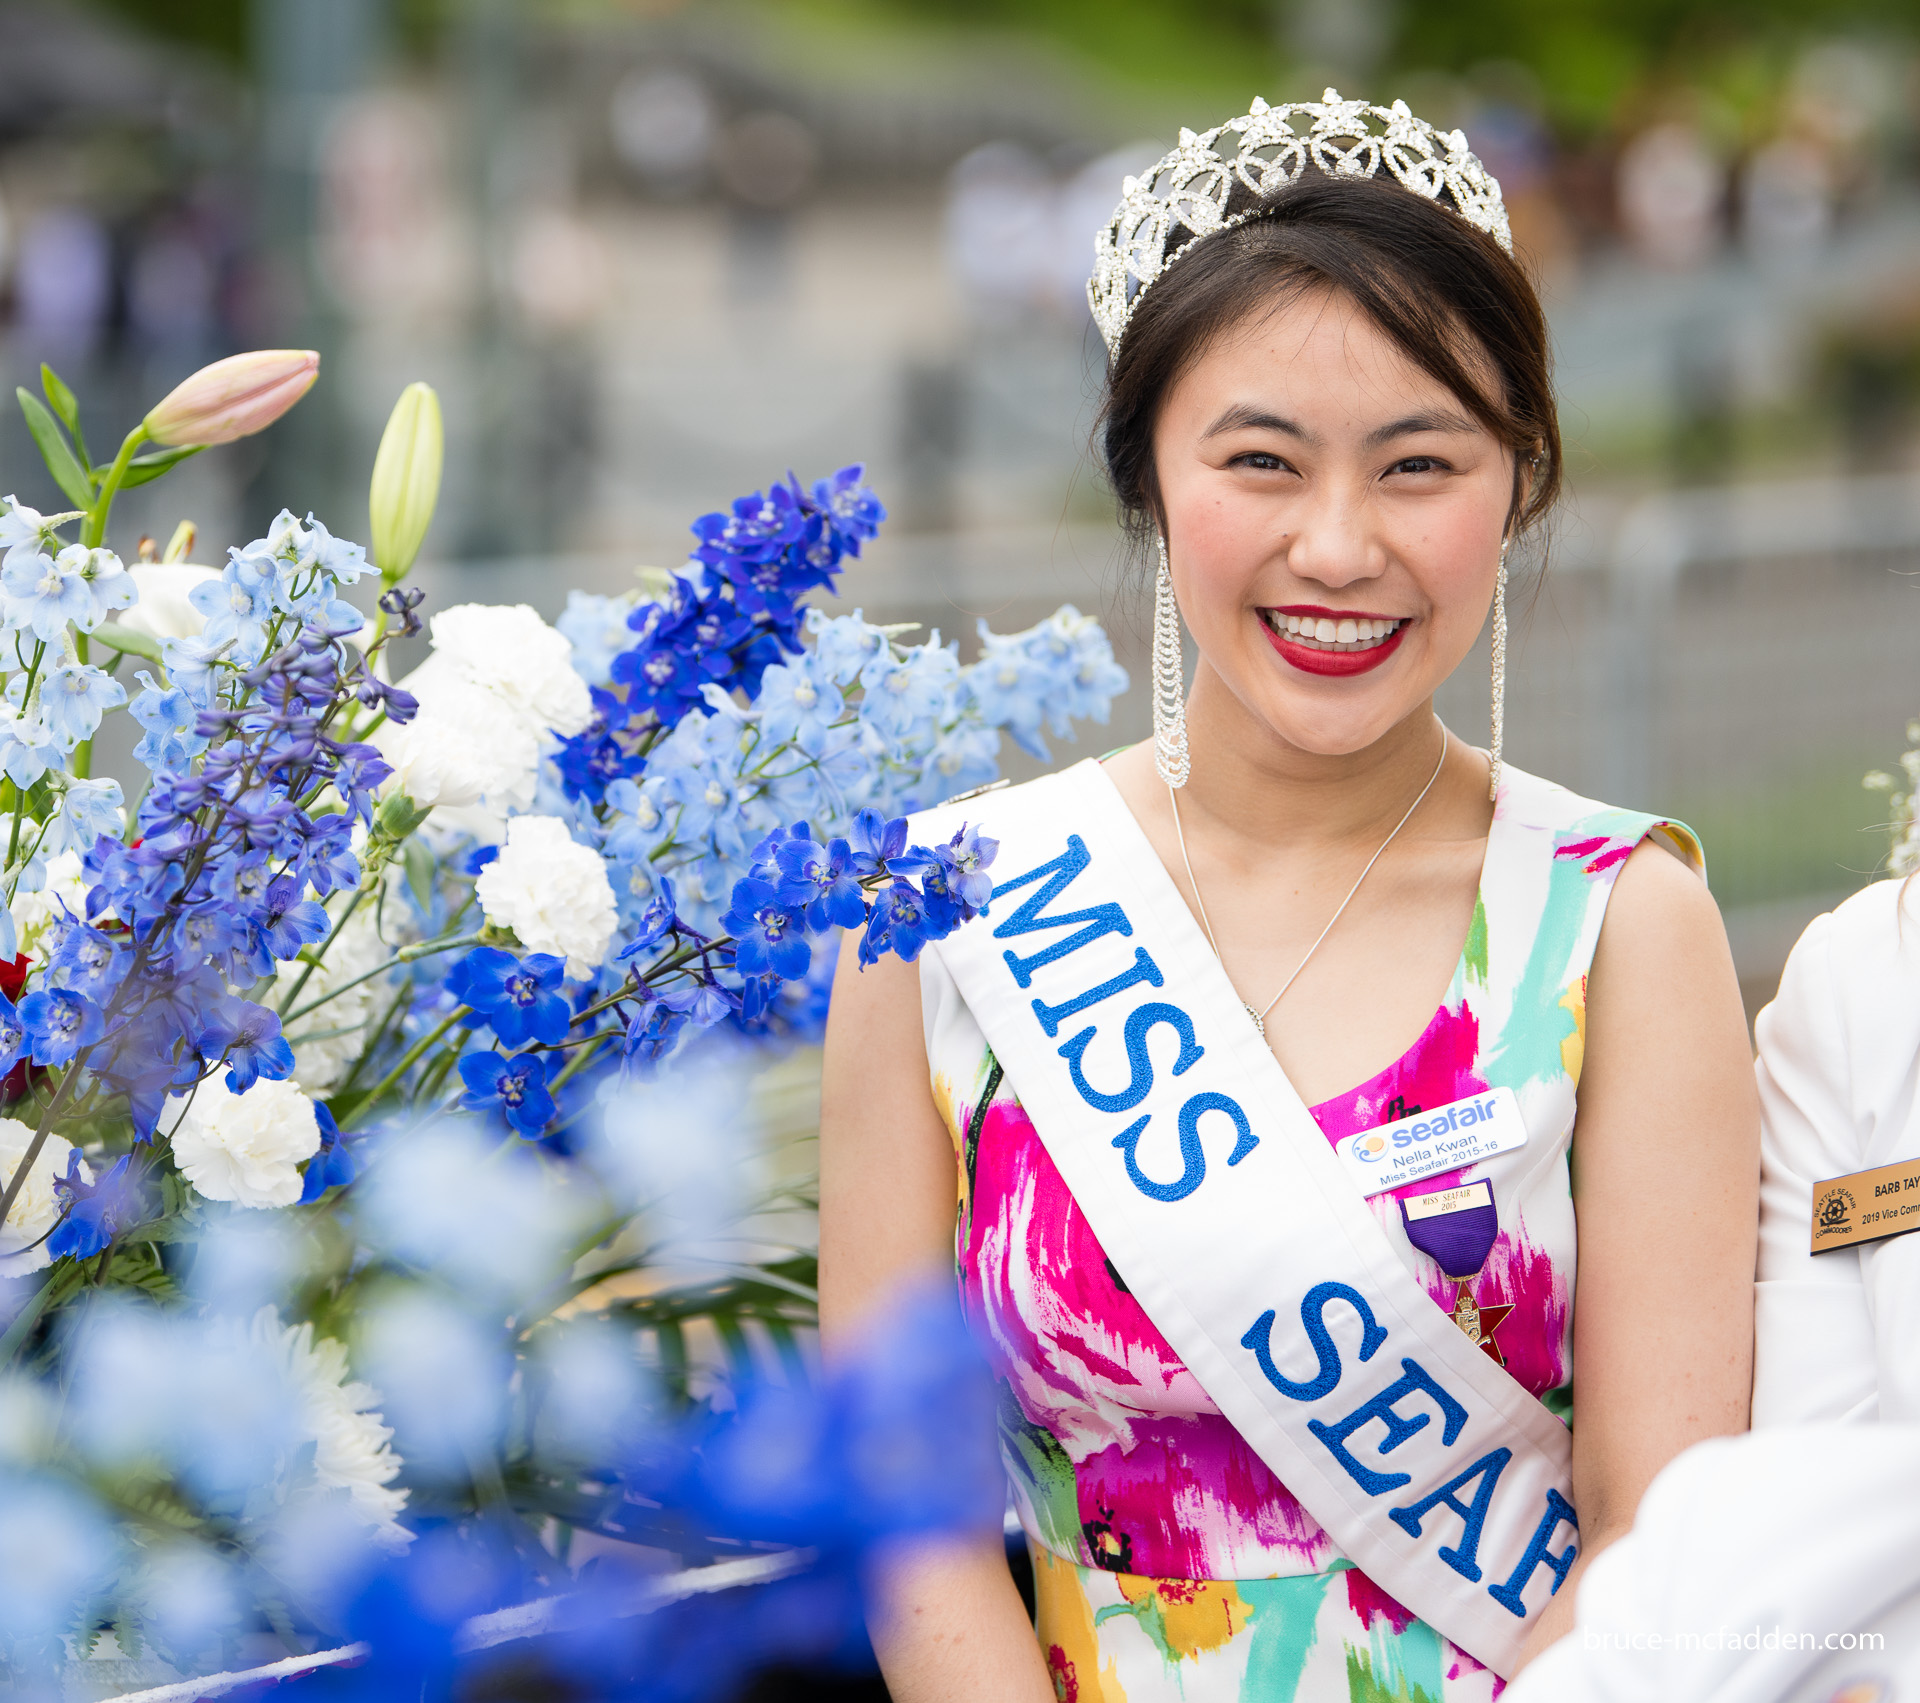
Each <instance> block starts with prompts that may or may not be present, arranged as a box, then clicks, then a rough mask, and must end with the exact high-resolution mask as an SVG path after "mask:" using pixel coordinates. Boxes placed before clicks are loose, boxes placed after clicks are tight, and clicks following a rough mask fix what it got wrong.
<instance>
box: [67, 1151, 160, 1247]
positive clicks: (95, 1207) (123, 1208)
mask: <svg viewBox="0 0 1920 1703" xmlns="http://www.w3.org/2000/svg"><path fill="white" fill-rule="evenodd" d="M132 1162H133V1155H132V1154H130V1153H123V1154H121V1155H120V1157H119V1158H118V1159H116V1160H115V1161H114V1162H113V1167H112V1169H111V1170H109V1171H108V1172H107V1174H106V1175H105V1176H103V1177H101V1178H99V1179H97V1180H96V1181H94V1182H91V1183H89V1182H88V1181H87V1180H86V1179H85V1178H84V1177H82V1176H81V1175H80V1164H81V1160H80V1150H79V1149H78V1148H75V1149H74V1150H73V1151H72V1152H71V1153H69V1154H68V1155H67V1173H66V1175H65V1176H64V1177H55V1178H54V1180H53V1195H54V1199H55V1200H56V1201H58V1202H59V1205H60V1210H61V1215H62V1216H61V1219H60V1222H59V1224H58V1225H57V1226H56V1227H55V1228H54V1232H53V1234H52V1235H51V1236H49V1237H48V1238H47V1252H48V1253H49V1254H51V1255H52V1256H53V1257H54V1258H55V1259H76V1260H85V1259H92V1258H93V1256H94V1255H95V1254H102V1253H105V1252H106V1251H107V1249H108V1248H109V1247H111V1246H112V1244H113V1239H114V1237H116V1236H117V1235H119V1234H120V1232H121V1231H123V1230H126V1229H128V1228H130V1227H131V1226H132V1225H134V1224H137V1223H138V1222H139V1221H140V1217H141V1212H142V1206H141V1200H140V1191H139V1188H138V1185H137V1184H136V1183H135V1182H134V1181H133V1179H132V1178H130V1177H129V1176H128V1175H127V1172H128V1169H129V1167H130V1166H131V1164H132Z"/></svg>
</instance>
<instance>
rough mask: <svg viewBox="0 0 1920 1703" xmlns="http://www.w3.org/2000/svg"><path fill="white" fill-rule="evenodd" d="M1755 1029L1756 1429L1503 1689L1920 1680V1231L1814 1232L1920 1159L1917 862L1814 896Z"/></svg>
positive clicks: (1665, 1512) (1611, 1559) (1666, 1509)
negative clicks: (1824, 1214)
mask: <svg viewBox="0 0 1920 1703" xmlns="http://www.w3.org/2000/svg"><path fill="white" fill-rule="evenodd" d="M1755 1031H1756V1040H1757V1045H1758V1058H1757V1060H1756V1064H1755V1069H1756V1071H1757V1073H1758V1076H1759V1086H1760V1105H1761V1117H1762V1134H1761V1184H1760V1202H1761V1206H1760V1250H1759V1263H1758V1269H1757V1273H1756V1276H1757V1284H1756V1300H1757V1305H1756V1309H1755V1345H1754V1390H1753V1424H1754V1431H1753V1433H1752V1434H1751V1435H1749V1436H1745V1437H1734V1438H1723V1439H1718V1440H1715V1441H1713V1442H1708V1443H1702V1444H1699V1445H1697V1446H1696V1447H1694V1448H1691V1449H1689V1450H1687V1451H1686V1452H1685V1453H1684V1454H1682V1455H1680V1456H1679V1457H1678V1458H1677V1459H1675V1460H1674V1461H1673V1462H1672V1463H1671V1464H1670V1465H1669V1466H1668V1467H1667V1468H1666V1469H1665V1471H1663V1472H1662V1473H1661V1474H1660V1476H1659V1477H1658V1478H1657V1479H1656V1480H1655V1481H1654V1483H1653V1485H1652V1487H1651V1488H1650V1489H1649V1490H1648V1491H1647V1493H1646V1496H1645V1497H1644V1498H1643V1500H1642V1501H1641V1504H1640V1507H1639V1510H1638V1512H1637V1514H1636V1516H1635V1519H1634V1524H1633V1529H1632V1530H1631V1531H1630V1532H1629V1533H1628V1534H1627V1536H1626V1537H1624V1538H1622V1539H1621V1540H1620V1541H1619V1542H1618V1543H1616V1544H1614V1545H1613V1547H1612V1548H1610V1549H1609V1550H1608V1551H1607V1552H1606V1553H1605V1554H1604V1555H1602V1556H1600V1557H1599V1558H1598V1559H1597V1560H1596V1561H1595V1562H1594V1564H1593V1566H1592V1567H1591V1568H1590V1569H1589V1571H1588V1573H1587V1575H1586V1578H1585V1580H1584V1581H1583V1582H1582V1584H1581V1586H1580V1594H1579V1598H1578V1602H1577V1613H1576V1629H1575V1631H1574V1632H1573V1633H1571V1634H1569V1635H1568V1636H1567V1637H1565V1638H1563V1639H1561V1640H1560V1641H1559V1642H1558V1643H1556V1644H1555V1645H1554V1646H1553V1647H1552V1648H1551V1649H1549V1650H1547V1651H1546V1652H1544V1653H1543V1654H1542V1655H1541V1657H1540V1658H1539V1659H1538V1660H1537V1661H1536V1662H1534V1663H1533V1664H1532V1665H1531V1666H1530V1667H1529V1668H1528V1669H1527V1670H1526V1671H1525V1672H1524V1673H1522V1674H1521V1675H1520V1677H1519V1679H1518V1681H1517V1682H1516V1683H1515V1684H1514V1685H1513V1686H1512V1687H1510V1688H1509V1689H1508V1690H1507V1692H1506V1693H1505V1703H1547V1700H1549V1699H1551V1700H1552V1703H1627V1700H1628V1699H1632V1700H1633V1703H1916V1700H1920V1234H1910V1233H1904V1234H1894V1235H1888V1236H1884V1237H1881V1238H1879V1239H1875V1240H1859V1241H1849V1240H1848V1232H1847V1230H1841V1231H1840V1232H1839V1233H1838V1234H1836V1233H1834V1232H1833V1227H1832V1226H1827V1228H1826V1229H1825V1231H1824V1232H1823V1233H1822V1236H1821V1239H1822V1240H1824V1241H1828V1242H1832V1243H1834V1244H1835V1245H1833V1246H1832V1247H1830V1248H1829V1249H1828V1250H1827V1251H1823V1252H1820V1253H1814V1252H1813V1251H1812V1249H1813V1247H1814V1245H1815V1234H1816V1232H1817V1231H1822V1224H1823V1223H1824V1220H1823V1221H1822V1222H1821V1223H1817V1222H1816V1217H1815V1204H1816V1200H1818V1201H1819V1202H1821V1203H1822V1204H1823V1205H1824V1203H1825V1201H1826V1200H1827V1197H1828V1196H1829V1195H1830V1194H1832V1193H1833V1192H1834V1190H1835V1188H1839V1189H1844V1190H1845V1191H1846V1193H1847V1194H1848V1196H1850V1197H1851V1202H1852V1204H1851V1207H1850V1216H1851V1218H1852V1219H1853V1220H1854V1223H1853V1224H1852V1226H1851V1227H1850V1228H1851V1229H1853V1230H1857V1231H1861V1232H1866V1233H1868V1234H1871V1233H1872V1232H1874V1231H1876V1230H1877V1229H1879V1228H1881V1223H1882V1222H1885V1221H1881V1222H1874V1223H1859V1222H1858V1220H1859V1219H1860V1218H1861V1217H1863V1216H1864V1214H1865V1213H1867V1212H1870V1211H1873V1212H1877V1211H1879V1210H1881V1209H1882V1208H1883V1207H1885V1206H1886V1205H1889V1204H1896V1203H1899V1202H1901V1201H1904V1200H1905V1198H1906V1196H1907V1189H1906V1184H1905V1178H1906V1176H1907V1175H1910V1174H1914V1173H1917V1172H1920V880H1916V881H1914V882H1911V883H1909V882H1907V881H1881V882H1877V883H1875V884H1874V885H1873V886H1871V887H1868V888H1867V889H1866V890H1865V891H1864V892H1861V893H1858V894H1856V895H1855V896H1854V897H1853V898H1851V899H1849V900H1848V901H1847V902H1846V903H1845V904H1843V905H1841V906H1840V907H1839V908H1838V909H1837V910H1835V911H1834V912H1832V913H1831V914H1830V915H1827V916H1822V917H1819V918H1817V919H1816V920H1815V921H1814V922H1813V923H1812V924H1811V926H1809V928H1808V929H1807V931H1806V933H1805V934H1804V935H1803V936H1801V939H1800V943H1799V944H1798V945H1797V946H1796V947H1795V948H1794V950H1793V955H1792V956H1791V957H1790V958H1789V959H1788V961H1787V967H1786V971H1785V973H1784V974H1783V975H1782V977H1781V979H1780V991H1779V994H1778V996H1777V997H1776V998H1775V1000H1774V1002H1773V1003H1772V1004H1771V1005H1769V1006H1768V1007H1767V1008H1766V1009H1765V1010H1764V1011H1762V1012H1761V1013H1760V1018H1759V1021H1758V1023H1757V1024H1756V1025H1755ZM1884 1166H1892V1167H1896V1168H1898V1167H1902V1166H1911V1167H1912V1168H1913V1169H1912V1171H1911V1172H1903V1171H1899V1170H1897V1169H1896V1173H1895V1177H1894V1178H1887V1177H1868V1178H1864V1179H1863V1178H1861V1177H1860V1176H1859V1173H1861V1172H1871V1171H1878V1170H1879V1169H1880V1168H1881V1167H1884ZM1895 1180H1897V1181H1898V1182H1899V1188H1898V1189H1897V1190H1893V1189H1892V1188H1891V1187H1890V1184H1891V1183H1892V1182H1893V1181H1895ZM1876 1187H1877V1188H1879V1189H1880V1190H1882V1191H1884V1192H1882V1193H1881V1194H1878V1195H1876V1193H1875V1189H1876ZM1916 1189H1917V1190H1920V1184H1916ZM1916 1198H1920V1195H1917V1197H1916ZM1835 1216H1836V1217H1838V1216H1840V1215H1839V1214H1838V1212H1837V1210H1836V1213H1835ZM1913 1217H1914V1220H1915V1222H1916V1223H1917V1224H1920V1212H1917V1213H1914V1214H1913ZM1892 1222H1893V1223H1896V1224H1897V1222H1898V1220H1893V1221H1892Z"/></svg>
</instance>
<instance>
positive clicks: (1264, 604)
mask: <svg viewBox="0 0 1920 1703" xmlns="http://www.w3.org/2000/svg"><path fill="white" fill-rule="evenodd" d="M1154 463H1155V469H1156V471H1157V473H1158V476H1159V483H1160V494H1161V501H1162V502H1163V504H1164V505H1165V510H1166V518H1167V547H1168V550H1169V553H1170V556H1171V560H1172V566H1173V583H1174V589H1175V592H1176V594H1177V596H1178V598H1179V601H1180V609H1181V612H1182V614H1183V615H1185V617H1186V620H1187V625H1188V627H1189V628H1190V629H1191V630H1192V632H1193V636H1194V642H1195V644H1196V645H1197V647H1198V648H1199V651H1200V656H1201V674H1200V677H1199V678H1198V679H1196V682H1195V691H1196V697H1197V698H1199V697H1203V696H1205V695H1206V694H1207V693H1209V692H1211V691H1212V690H1214V689H1215V688H1214V684H1213V683H1212V682H1210V681H1208V680H1207V679H1206V675H1207V673H1208V672H1209V671H1210V672H1211V673H1212V674H1213V675H1214V676H1216V677H1217V680H1218V683H1219V685H1221V686H1224V687H1225V688H1226V690H1227V691H1228V692H1230V693H1231V694H1232V695H1233V697H1234V698H1235V699H1237V700H1238V701H1239V703H1240V704H1241V705H1242V706H1243V707H1244V709H1245V710H1246V711H1247V712H1248V713H1249V714H1250V715H1251V716H1252V717H1254V718H1255V719H1256V720H1257V721H1259V722H1262V723H1264V724H1265V725H1266V726H1267V727H1268V728H1270V729H1271V731H1272V732H1273V733H1274V734H1275V735H1276V736H1278V737H1279V738H1280V739H1281V740H1283V741H1285V742H1286V743H1287V744H1289V745H1291V746H1293V747H1295V748H1297V749H1301V750H1305V751H1310V752H1313V753H1316V754H1318V755H1324V756H1339V755H1345V754H1347V753H1349V752H1354V751H1360V750H1364V749H1365V748H1366V747H1367V746H1369V745H1371V744H1372V743H1373V742H1374V741H1375V740H1377V739H1379V738H1380V737H1381V736H1382V735H1383V734H1385V733H1386V732H1387V731H1388V730H1389V729H1390V728H1392V727H1394V726H1395V725H1397V724H1398V723H1399V722H1400V721H1402V720H1403V719H1404V718H1405V717H1406V716H1408V715H1409V714H1411V713H1412V712H1413V711H1414V710H1416V709H1417V708H1418V707H1419V706H1420V705H1421V704H1423V703H1424V702H1425V701H1426V700H1427V699H1428V698H1430V697H1431V696H1432V694H1433V691H1434V688H1435V687H1437V686H1438V685H1439V684H1440V682H1441V681H1442V680H1444V679H1445V678H1446V677H1447V676H1448V675H1449V674H1450V673H1452V672H1453V670H1454V669H1455V668H1456V667H1457V666H1458V665H1459V663H1460V661H1461V659H1462V658H1463V657H1465V656H1466V654H1467V652H1468V651H1469V650H1470V649H1471V648H1472V646H1473V642H1474V640H1475V638H1477V637H1478V635H1479V632H1480V627H1481V624H1482V622H1483V621H1484V620H1485V618H1486V613H1487V606H1488V604H1489V602H1490V601H1491V599H1492V596H1493V586H1494V578H1495V574H1496V573H1497V571H1498V567H1499V560H1500V540H1501V535H1502V532H1503V530H1504V527H1505V523H1506V519H1507V513H1508V509H1509V507H1510V505H1511V502H1512V498H1513V459H1512V456H1511V455H1510V453H1509V452H1508V451H1507V449H1506V448H1505V446H1504V445H1502V444H1501V443H1500V442H1499V441H1498V440H1497V439H1496V438H1495V437H1494V436H1493V435H1492V433H1490V432H1489V431H1488V430H1487V429H1486V427H1484V426H1483V425H1481V424H1480V423H1479V422H1478V421H1477V420H1475V419H1474V417H1473V416H1472V414H1470V413H1469V412H1468V411H1467V409H1466V408H1465V406H1464V405H1463V404H1462V403H1461V402H1460V400H1459V399H1458V398H1457V397H1456V396H1454V395H1453V394H1452V392H1450V391H1448V390H1447V389H1446V388H1445V387H1443V386H1442V385H1440V384H1439V383H1437V382H1436V381H1435V380H1434V379H1432V378H1431V377H1429V376H1428V375H1427V374H1426V373H1424V372H1422V371H1421V370H1420V369H1419V368H1418V367H1417V366H1415V365H1414V364H1413V363H1412V362H1411V361H1410V360H1408V358H1407V357H1406V356H1405V355H1404V354H1403V353H1401V351H1400V350H1399V349H1398V347H1397V346H1396V345H1395V344H1393V343H1392V342H1391V341H1390V340H1389V339H1388V338H1387V337H1386V336H1385V334H1384V333H1382V332H1381V331H1380V330H1379V329H1378V328H1377V327H1376V326H1375V325H1374V324H1373V322H1372V321H1371V320H1369V319H1368V318H1367V317H1366V316H1365V315H1364V314H1363V313H1361V312H1360V310H1359V309H1358V308H1357V307H1355V306H1354V304H1353V303H1352V302H1351V301H1350V300H1349V299H1347V298H1346V297H1344V296H1338V295H1332V294H1328V293H1316V294H1311V295H1307V296H1304V297H1301V298H1298V299H1294V300H1291V301H1288V302H1286V303H1284V304H1283V305H1281V306H1279V307H1277V308H1275V309H1273V310H1272V311H1270V312H1262V313H1260V314H1257V315H1255V316H1253V317H1252V318H1250V319H1249V320H1247V321H1245V322H1243V323H1242V324H1241V325H1240V326H1239V327H1237V328H1236V329H1234V330H1233V331H1231V332H1229V333H1228V334H1227V335H1225V336H1223V337H1221V338H1219V339H1217V340H1216V341H1215V342H1214V344H1213V345H1212V346H1211V347H1210V348H1208V349H1207V350H1206V351H1205V352H1204V353H1203V354H1202V355H1201V356H1200V358H1199V359H1198V360H1196V361H1195V362H1194V363H1193V365H1192V366H1191V367H1189V368H1188V369H1187V371H1186V372H1185V373H1184V374H1183V375H1182V376H1181V377H1180V379H1179V380H1178V381H1177V382H1176V383H1175V384H1174V385H1173V387H1172V388H1171V389H1170V390H1169V392H1168V394H1167V398H1166V401H1165V403H1164V404H1163V405H1162V408H1161V411H1160V417H1159V420H1158V423H1157V425H1156V427H1155V431H1154Z"/></svg>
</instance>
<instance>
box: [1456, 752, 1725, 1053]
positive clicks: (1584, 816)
mask: <svg viewBox="0 0 1920 1703" xmlns="http://www.w3.org/2000/svg"><path fill="white" fill-rule="evenodd" d="M1648 838H1653V839H1655V840H1656V841H1658V843H1660V844H1661V845H1662V846H1664V847H1665V849H1667V850H1668V851H1670V852H1672V853H1673V854H1674V855H1675V856H1676V857H1678V858H1679V859H1680V860H1681V861H1682V862H1683V863H1685V864H1687V866H1688V867H1689V868H1691V869H1693V870H1695V871H1696V872H1697V873H1698V874H1699V875H1700V876H1701V877H1702V879H1704V878H1705V876H1706V859H1705V857H1704V855H1703V853H1702V851H1701V848H1700V842H1699V839H1698V838H1697V837H1696V835H1695V834H1694V832H1693V830H1692V829H1691V828H1689V827H1688V826H1687V825H1686V824H1685V823H1684V822H1677V821H1674V820H1673V819H1672V818H1670V817H1664V816H1660V815H1656V814H1652V813H1649V812H1646V811H1640V810H1620V809H1616V808H1615V807H1614V806H1612V805H1609V804H1602V803H1600V802H1599V801H1598V800H1596V799H1591V798H1582V797H1581V796H1580V795H1579V794H1578V793H1575V792H1569V791H1568V790H1567V789H1566V788H1565V787H1563V786H1557V785H1555V784H1554V783H1553V782H1552V781H1546V780H1541V779H1540V778H1539V777H1537V776H1535V775H1530V774H1528V773H1526V772H1525V771H1524V770H1522V769H1515V768H1513V767H1512V766H1511V765H1503V766H1502V769H1501V777H1500V797H1499V799H1498V801H1497V802H1496V804H1495V805H1494V819H1493V829H1492V832H1491V833H1490V835H1489V836H1488V840H1487V860H1486V866H1485V868H1484V870H1483V872H1482V874H1481V879H1480V899H1479V903H1478V905H1477V906H1476V907H1475V912H1474V919H1473V931H1472V934H1471V935H1470V937H1469V940H1468V952H1467V955H1466V960H1465V962H1464V964H1463V972H1464V974H1465V975H1466V976H1467V977H1468V979H1469V980H1472V981H1478V982H1480V983H1481V987H1480V988H1479V989H1476V990H1474V991H1475V994H1476V1004H1477V1005H1479V1006H1480V1008H1481V1009H1482V1011H1483V1012H1484V1013H1485V1018H1484V1019H1483V1025H1482V1034H1483V1036H1485V1035H1487V1034H1489V1033H1491V1034H1497V1035H1498V1036H1499V1037H1500V1039H1499V1043H1498V1050H1499V1053H1500V1055H1501V1064H1502V1066H1503V1068H1502V1070H1501V1072H1500V1077H1501V1080H1502V1081H1510V1082H1512V1083H1513V1085H1514V1086H1515V1087H1518V1086H1520V1084H1521V1083H1523V1082H1530V1081H1538V1080H1540V1079H1542V1078H1544V1077H1548V1076H1551V1075H1554V1074H1556V1073H1561V1072H1564V1073H1565V1074H1566V1075H1569V1076H1571V1077H1573V1078H1574V1079H1575V1080H1576V1081H1577V1080H1578V1078H1579V1075H1580V1065H1581V1063H1582V1062H1583V1059H1584V1056H1585V1041H1586V985H1587V972H1588V970H1589V969H1590V968H1591V967H1592V964H1593V953H1594V948H1595V947H1596V946H1597V945H1598V944H1599V940H1600V927H1601V924H1602V923H1603V922H1605V920H1606V911H1607V900H1608V899H1609V898H1610V897H1611V896H1612V892H1613V883H1614V881H1615V879H1616V878H1617V877H1618V875H1619V873H1620V871H1621V869H1622V868H1623V867H1624V866H1625V864H1626V861H1627V859H1628V858H1629V857H1631V856H1632V855H1633V852H1634V849H1635V848H1636V847H1637V846H1638V845H1639V844H1640V842H1641V841H1642V840H1644V839H1648Z"/></svg>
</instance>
